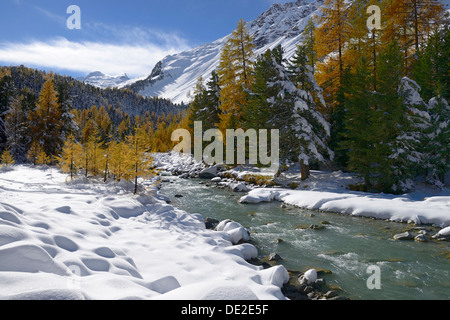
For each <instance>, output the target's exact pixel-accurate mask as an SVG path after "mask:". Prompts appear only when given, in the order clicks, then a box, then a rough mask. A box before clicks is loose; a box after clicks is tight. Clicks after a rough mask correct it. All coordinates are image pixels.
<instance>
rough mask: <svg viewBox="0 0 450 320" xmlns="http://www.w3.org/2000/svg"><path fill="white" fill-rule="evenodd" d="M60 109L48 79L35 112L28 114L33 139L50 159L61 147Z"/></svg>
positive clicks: (61, 123) (55, 93)
mask: <svg viewBox="0 0 450 320" xmlns="http://www.w3.org/2000/svg"><path fill="white" fill-rule="evenodd" d="M61 116H62V109H61V105H60V104H59V102H58V96H57V91H56V90H55V85H54V83H53V80H52V78H51V77H48V79H47V81H46V82H45V83H44V86H43V87H42V90H41V92H40V94H39V100H38V102H37V104H36V110H34V111H33V112H31V113H30V115H29V121H30V127H31V131H32V133H33V137H35V139H39V143H40V144H41V146H42V148H43V149H44V151H45V153H46V154H47V155H48V156H49V157H52V156H54V155H57V154H58V153H59V151H60V149H61V147H62V144H63V142H62V135H61V132H62V126H63V121H62V117H61Z"/></svg>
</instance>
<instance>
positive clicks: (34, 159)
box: [27, 140, 50, 165]
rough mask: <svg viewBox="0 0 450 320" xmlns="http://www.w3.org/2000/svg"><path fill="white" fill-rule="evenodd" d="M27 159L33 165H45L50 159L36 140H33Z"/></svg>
mask: <svg viewBox="0 0 450 320" xmlns="http://www.w3.org/2000/svg"><path fill="white" fill-rule="evenodd" d="M27 159H28V160H29V161H30V162H31V163H32V164H33V165H47V164H49V163H50V157H49V156H48V155H47V154H46V152H45V150H44V148H43V147H42V146H41V144H40V143H39V142H38V141H37V140H33V142H32V143H31V146H30V149H29V150H28V153H27Z"/></svg>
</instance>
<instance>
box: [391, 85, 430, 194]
mask: <svg viewBox="0 0 450 320" xmlns="http://www.w3.org/2000/svg"><path fill="white" fill-rule="evenodd" d="M419 92H420V87H419V85H418V84H417V83H416V82H415V81H413V80H411V79H409V78H408V77H404V78H402V80H401V81H400V85H399V89H398V95H399V97H400V99H401V101H402V105H403V107H402V108H401V109H400V110H401V111H402V113H403V115H402V116H401V117H400V119H399V121H398V123H397V128H398V131H397V137H396V138H395V140H394V141H393V142H392V143H391V154H390V156H389V159H391V160H392V162H391V163H392V170H393V173H394V175H395V176H396V177H398V179H397V181H395V183H394V185H393V186H392V189H393V191H394V192H395V191H398V190H400V191H401V192H404V191H411V190H412V189H413V187H414V181H413V179H414V178H415V176H416V175H417V174H418V172H419V170H421V169H422V168H423V167H424V161H425V159H426V154H425V152H424V150H423V144H424V142H425V132H426V130H427V129H428V128H429V126H430V123H429V121H430V115H429V114H428V112H427V105H426V103H425V102H424V101H423V100H422V98H421V96H420V94H419Z"/></svg>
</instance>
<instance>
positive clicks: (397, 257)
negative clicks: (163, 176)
mask: <svg viewBox="0 0 450 320" xmlns="http://www.w3.org/2000/svg"><path fill="white" fill-rule="evenodd" d="M169 180H170V181H171V182H165V183H163V185H162V188H161V191H162V193H163V194H165V195H167V196H169V197H170V199H171V200H172V203H171V204H172V205H174V206H175V207H178V208H180V209H182V210H185V211H187V212H190V213H200V214H202V215H203V216H204V217H205V218H206V217H211V218H215V219H217V220H224V219H232V220H234V221H237V222H239V223H241V224H242V225H243V226H244V227H246V228H247V229H248V230H249V232H250V236H251V240H252V243H253V244H254V245H255V246H256V247H257V248H258V250H259V257H260V258H263V257H266V256H268V255H269V254H270V253H273V252H276V253H278V254H279V255H280V256H281V257H282V259H283V260H281V261H279V263H280V264H283V265H284V266H285V267H286V268H287V269H288V270H296V271H301V272H304V271H306V270H308V269H310V268H322V269H327V270H330V271H331V272H332V274H326V275H324V276H323V278H324V279H325V281H326V283H327V284H328V285H329V286H331V287H332V288H337V290H338V292H339V293H340V295H343V296H346V297H348V298H350V299H364V300H376V299H383V300H419V299H420V300H428V299H434V300H447V299H449V298H450V276H449V269H450V268H449V267H450V260H449V256H450V244H449V243H448V242H436V241H429V242H425V243H424V242H420V243H419V242H415V241H399V240H393V235H394V234H397V233H401V232H404V231H405V229H408V228H413V227H414V226H410V225H406V224H401V223H395V222H387V221H381V220H373V219H367V218H358V217H350V216H342V215H338V214H333V213H325V212H318V211H309V210H303V209H299V208H292V207H288V208H282V207H281V203H279V202H273V203H261V204H240V203H239V202H238V200H239V197H241V196H242V195H243V194H242V193H233V192H231V191H229V190H223V189H218V188H215V187H212V186H207V185H206V184H207V183H208V182H207V181H205V180H203V181H202V180H198V179H189V180H185V179H179V178H176V177H170V178H169ZM175 195H182V196H183V197H175ZM311 225H322V226H324V227H325V228H324V229H322V230H312V229H310V228H308V227H309V226H311ZM426 228H427V229H428V230H429V232H430V234H434V233H435V232H436V231H437V229H434V228H432V227H426ZM372 266H376V267H377V270H378V271H379V273H377V272H375V273H373V272H370V270H371V269H370V267H372ZM377 280H379V283H380V284H381V288H380V289H376V288H375V289H369V287H371V286H370V285H369V286H368V283H369V284H376V283H377V282H376V281H377Z"/></svg>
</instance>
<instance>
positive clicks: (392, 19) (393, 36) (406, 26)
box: [382, 0, 445, 76]
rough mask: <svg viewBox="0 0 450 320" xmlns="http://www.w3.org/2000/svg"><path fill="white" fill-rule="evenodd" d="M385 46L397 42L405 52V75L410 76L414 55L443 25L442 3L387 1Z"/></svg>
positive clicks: (430, 0) (416, 0)
mask: <svg viewBox="0 0 450 320" xmlns="http://www.w3.org/2000/svg"><path fill="white" fill-rule="evenodd" d="M382 6H383V10H382V12H383V13H384V15H383V20H384V21H383V23H384V26H383V35H382V40H383V42H384V43H390V41H393V40H396V41H397V42H398V44H399V46H400V49H401V50H402V55H403V65H404V75H406V76H409V75H410V73H411V67H412V65H413V62H414V61H415V57H414V54H415V53H416V52H418V51H419V49H420V48H421V47H422V46H423V45H425V44H426V42H427V39H428V38H429V37H430V35H431V33H432V32H433V31H434V30H435V29H436V28H437V27H439V25H440V24H441V23H442V22H443V18H444V14H445V9H444V5H443V3H442V1H441V0H383V2H382Z"/></svg>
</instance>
